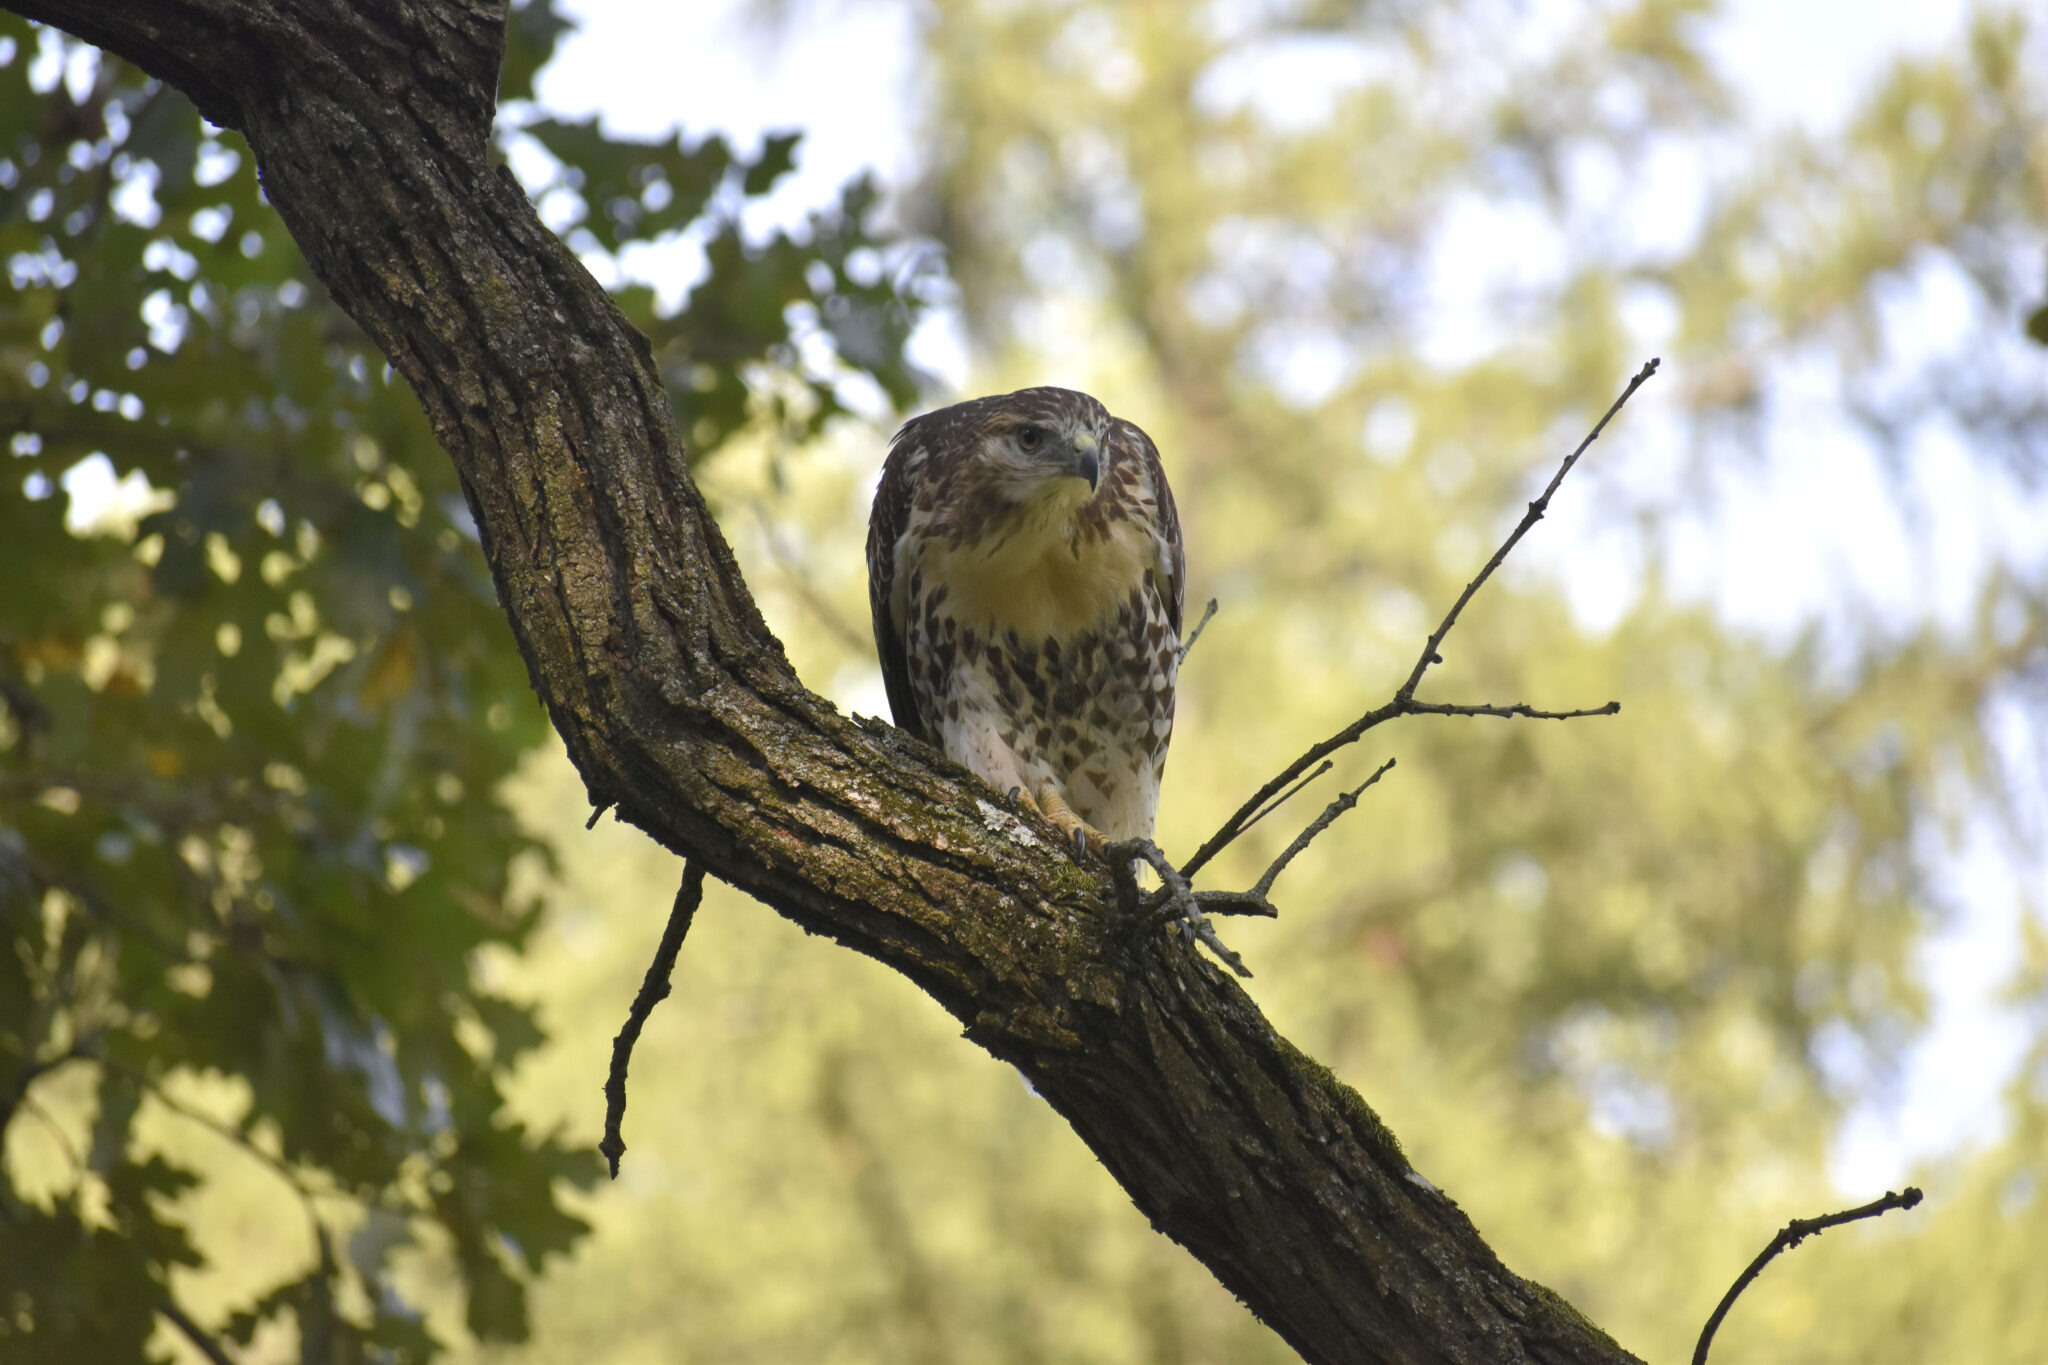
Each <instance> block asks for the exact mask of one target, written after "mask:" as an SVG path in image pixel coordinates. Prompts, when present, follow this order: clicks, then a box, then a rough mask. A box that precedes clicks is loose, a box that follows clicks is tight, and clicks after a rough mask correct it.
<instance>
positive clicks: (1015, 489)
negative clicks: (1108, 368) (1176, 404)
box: [896, 388, 1116, 540]
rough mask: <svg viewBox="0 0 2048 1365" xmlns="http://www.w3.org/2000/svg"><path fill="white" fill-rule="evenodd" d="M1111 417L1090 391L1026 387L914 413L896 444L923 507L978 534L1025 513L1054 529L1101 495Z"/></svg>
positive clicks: (955, 531)
mask: <svg viewBox="0 0 2048 1365" xmlns="http://www.w3.org/2000/svg"><path fill="white" fill-rule="evenodd" d="M1115 425H1116V419H1115V418H1113V417H1111V416H1110V415H1109V411H1108V410H1107V409H1106V408H1104V407H1103V406H1102V404H1100V403H1098V402H1097V401H1095V399H1093V398H1091V397H1089V396H1088V395H1087V394H1085V393H1076V392H1074V391H1073V390H1072V389H1054V388H1037V389H1020V390H1018V391H1017V392H1015V393H1005V394H996V395H994V396H992V397H988V398H977V399H974V400H972V401H970V402H966V403H956V404H955V405H953V406H952V407H950V408H943V409H941V410H940V411H938V412H934V413H930V414H927V415H926V416H924V417H920V418H917V419H916V420H914V421H911V422H908V423H906V424H905V425H904V427H903V429H902V431H900V432H898V433H897V436H896V445H897V446H898V447H900V448H902V449H904V450H905V451H907V452H908V453H909V461H910V463H911V465H912V466H913V467H912V468H910V469H909V470H908V471H907V472H908V473H909V475H910V477H911V479H912V481H913V485H914V486H915V487H916V488H917V490H918V492H919V494H920V495H921V496H919V498H918V503H919V507H918V510H919V511H921V512H925V513H928V514H932V513H936V514H938V516H937V519H938V520H940V521H942V522H943V523H945V529H946V531H947V532H949V533H950V535H951V536H952V537H953V538H955V539H959V540H973V539H978V538H980V537H981V536H982V535H984V534H985V533H987V532H989V531H991V530H993V529H994V528H995V527H996V526H998V525H1001V524H1003V523H1008V522H1013V521H1016V520H1019V519H1020V517H1021V519H1022V520H1023V521H1026V522H1031V523H1038V524H1040V525H1042V526H1045V527H1047V528H1048V529H1049V528H1050V527H1052V526H1053V525H1057V524H1059V523H1062V522H1065V521H1067V520H1069V519H1071V518H1072V516H1073V515H1074V514H1075V513H1076V512H1077V511H1079V510H1080V508H1081V507H1082V506H1084V505H1085V504H1086V503H1088V502H1089V501H1090V500H1091V499H1092V498H1094V497H1095V494H1096V491H1097V489H1098V487H1099V486H1100V484H1101V482H1102V477H1103V474H1104V472H1105V471H1104V467H1103V466H1104V462H1105V461H1106V460H1107V459H1108V458H1109V447H1108V443H1109V440H1110V436H1111V432H1112V429H1113V428H1114V427H1115ZM941 490H943V493H944V503H943V505H941V504H940V503H939V501H938V498H937V495H938V494H939V492H940V491H941ZM927 498H929V499H930V501H927Z"/></svg>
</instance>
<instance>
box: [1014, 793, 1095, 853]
mask: <svg viewBox="0 0 2048 1365" xmlns="http://www.w3.org/2000/svg"><path fill="white" fill-rule="evenodd" d="M1027 799H1028V798H1027ZM1032 804H1033V805H1034V806H1036V807H1037V808H1038V812H1039V814H1041V815H1043V816H1044V817H1045V818H1046V819H1048V820H1050V821H1052V822H1053V824H1055V825H1057V826H1058V827H1059V831H1060V833H1062V834H1064V835H1066V836H1067V838H1068V840H1069V841H1071V842H1072V844H1073V846H1074V856H1075V857H1076V858H1085V857H1087V856H1088V854H1089V852H1090V851H1091V850H1092V851H1094V852H1096V853H1100V852H1102V851H1103V849H1105V848H1107V847H1108V846H1109V840H1108V839H1107V838H1105V837H1104V836H1103V833H1102V831H1101V830H1099V829H1097V828H1095V826H1093V825H1091V824H1089V823H1088V822H1087V821H1086V820H1083V819H1082V818H1081V817H1080V816H1078V815H1076V814H1074V808H1073V807H1072V806H1070V805H1068V804H1067V798H1066V797H1064V796H1062V795H1061V794H1060V789H1059V788H1058V787H1056V786H1054V785H1053V784H1052V782H1051V781H1050V780H1047V781H1044V782H1041V783H1039V784H1038V799H1037V800H1036V801H1034V802H1032Z"/></svg>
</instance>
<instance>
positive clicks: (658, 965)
mask: <svg viewBox="0 0 2048 1365" xmlns="http://www.w3.org/2000/svg"><path fill="white" fill-rule="evenodd" d="M703 903H704V867H703V865H702V864H701V863H699V862H698V861H697V860H696V859H695V858H692V859H690V860H689V861H687V862H685V863H684V864H683V884H682V886H681V887H679V888H677V890H676V903H675V907H674V908H673V909H671V910H670V911H669V912H668V927H667V928H666V929H663V930H662V931H661V945H660V946H659V947H657V948H656V949H655V950H654V961H652V962H650V963H648V964H647V975H646V976H645V977H643V978H641V981H640V993H639V994H638V995H636V996H634V997H633V1007H632V1009H630V1010H629V1011H627V1013H626V1023H625V1026H624V1027H623V1028H621V1029H620V1030H619V1035H618V1037H616V1038H614V1039H612V1067H611V1072H610V1074H609V1075H607V1076H606V1077H605V1080H604V1141H602V1142H600V1143H598V1144H597V1150H598V1151H600V1152H602V1153H604V1159H605V1164H606V1165H608V1166H609V1167H610V1168H611V1173H612V1179H614V1180H617V1179H618V1178H619V1158H620V1157H622V1156H624V1155H625V1154H626V1139H625V1138H624V1137H623V1136H621V1135H620V1131H619V1130H620V1128H621V1126H622V1125H623V1124H624V1123H625V1119H626V1068H627V1067H628V1066H630V1065H631V1064H632V1061H633V1045H634V1044H635V1043H637V1042H639V1041H640V1030H641V1028H642V1027H643V1026H644V1025H645V1024H646V1023H647V1016H648V1015H650V1014H652V1013H654V1007H655V1006H656V1005H659V1004H660V1003H661V1002H662V1001H664V1000H666V999H668V991H669V984H668V979H669V976H670V974H671V973H673V972H674V971H675V967H676V954H677V953H678V952H680V951H682V947H683V936H684V935H685V934H687V933H689V932H690V922H691V921H692V920H694V919H695V918H696V917H697V907H698V906H699V905H702V904H703Z"/></svg>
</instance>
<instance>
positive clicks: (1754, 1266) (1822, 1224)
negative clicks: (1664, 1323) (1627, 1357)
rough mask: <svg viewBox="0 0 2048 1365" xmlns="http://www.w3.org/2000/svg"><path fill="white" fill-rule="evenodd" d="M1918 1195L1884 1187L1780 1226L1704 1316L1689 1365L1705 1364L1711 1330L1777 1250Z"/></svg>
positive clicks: (1910, 1189) (1902, 1205) (1907, 1203)
mask: <svg viewBox="0 0 2048 1365" xmlns="http://www.w3.org/2000/svg"><path fill="white" fill-rule="evenodd" d="M1920 1198H1921V1195H1920V1191H1919V1190H1918V1189H1917V1188H1915V1187H1914V1186H1911V1185H1908V1186H1907V1187H1906V1189H1905V1192H1904V1193H1903V1194H1899V1193H1894V1192H1893V1191H1891V1190H1886V1191H1885V1192H1884V1198H1882V1199H1876V1200H1872V1201H1871V1202H1870V1203H1868V1204H1863V1205H1860V1206H1858V1207H1856V1208H1853V1209H1844V1210H1843V1211H1842V1212H1840V1213H1824V1214H1822V1215H1821V1216H1820V1217H1818V1218H1794V1219H1793V1220H1792V1221H1791V1222H1789V1223H1787V1224H1785V1226H1784V1227H1782V1228H1779V1229H1778V1235H1777V1236H1776V1237H1773V1238H1771V1243H1770V1245H1769V1246H1767V1247H1765V1248H1764V1249H1763V1250H1762V1251H1761V1252H1759V1253H1757V1258H1756V1259H1755V1260H1754V1261H1751V1262H1750V1263H1749V1269H1747V1270H1745V1271H1743V1272H1742V1273H1741V1274H1740V1275H1738V1276H1736V1277H1735V1283H1734V1284H1731V1285H1729V1286H1728V1292H1727V1293H1726V1294H1723V1295H1722V1296H1721V1302H1720V1303H1719V1304H1717V1305H1715V1308H1714V1315H1713V1316H1712V1317H1710V1318H1708V1319H1707V1325H1706V1326H1705V1327H1704V1328H1702V1329H1701V1331H1700V1340H1699V1345H1697V1346H1695V1347H1693V1349H1692V1365H1707V1348H1708V1347H1710V1346H1712V1345H1713V1344H1714V1333H1715V1331H1716V1330H1717V1329H1718V1328H1719V1327H1720V1326H1721V1319H1723V1318H1725V1317H1727V1316H1728V1310H1729V1309H1730V1308H1733V1307H1734V1306H1735V1300H1736V1297H1737V1296H1738V1295H1740V1294H1741V1293H1742V1291H1743V1290H1745V1289H1747V1288H1749V1285H1750V1281H1752V1280H1754V1279H1755V1278H1756V1277H1757V1276H1759V1275H1761V1274H1763V1272H1764V1267H1765V1266H1767V1265H1769V1264H1770V1263H1771V1260H1772V1258H1774V1257H1775V1256H1777V1254H1778V1253H1779V1252H1781V1251H1790V1250H1791V1249H1792V1248H1794V1247H1796V1246H1798V1245H1799V1244H1800V1243H1801V1242H1803V1241H1805V1240H1806V1239H1807V1238H1809V1237H1813V1236H1817V1235H1818V1234H1820V1233H1823V1232H1826V1231H1827V1230H1828V1229H1829V1228H1833V1227H1840V1226H1841V1225H1842V1224H1844V1223H1854V1222H1857V1221H1859V1220H1861V1219H1864V1218H1876V1217H1878V1216H1879V1215H1880V1214H1885V1213H1890V1212H1891V1211H1892V1210H1893V1209H1910V1208H1912V1207H1913V1206H1914V1205H1915V1204H1918V1203H1919V1202H1920Z"/></svg>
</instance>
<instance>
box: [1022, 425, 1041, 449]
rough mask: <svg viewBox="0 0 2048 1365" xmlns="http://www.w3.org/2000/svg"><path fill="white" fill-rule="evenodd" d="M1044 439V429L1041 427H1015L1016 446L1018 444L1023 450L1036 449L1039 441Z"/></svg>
mask: <svg viewBox="0 0 2048 1365" xmlns="http://www.w3.org/2000/svg"><path fill="white" fill-rule="evenodd" d="M1044 440H1045V429H1044V428H1043V427H1019V428H1017V444H1018V446H1020V447H1021V448H1022V449H1025V450H1036V449H1038V447H1039V445H1040V443H1041V442H1043V441H1044Z"/></svg>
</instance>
